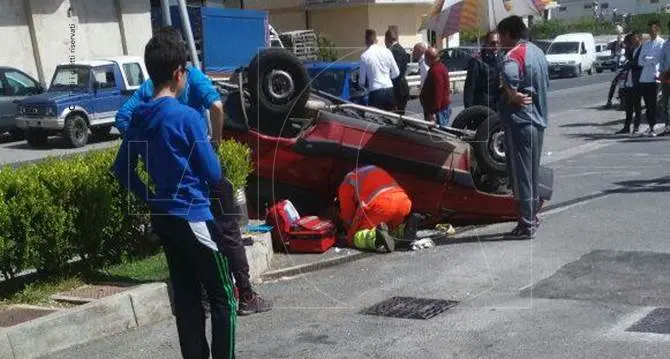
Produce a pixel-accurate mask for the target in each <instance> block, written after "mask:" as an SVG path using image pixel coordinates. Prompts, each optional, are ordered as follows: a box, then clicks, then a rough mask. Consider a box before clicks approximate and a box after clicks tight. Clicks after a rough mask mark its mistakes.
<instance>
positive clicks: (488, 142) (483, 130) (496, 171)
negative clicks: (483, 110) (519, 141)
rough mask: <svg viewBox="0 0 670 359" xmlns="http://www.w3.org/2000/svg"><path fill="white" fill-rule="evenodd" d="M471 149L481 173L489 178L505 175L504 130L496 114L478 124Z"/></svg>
mask: <svg viewBox="0 0 670 359" xmlns="http://www.w3.org/2000/svg"><path fill="white" fill-rule="evenodd" d="M472 147H473V149H474V154H475V158H476V159H477V164H478V167H479V168H480V170H481V171H482V172H484V173H486V174H487V175H489V176H490V177H494V176H501V175H503V176H504V175H507V171H508V169H507V159H506V158H505V156H506V153H505V152H506V144H505V130H504V127H503V124H502V122H501V121H500V117H499V116H498V115H497V114H496V115H495V116H491V117H489V118H488V119H487V120H486V121H482V123H480V124H479V126H478V127H477V132H476V134H475V139H474V141H473V143H472Z"/></svg>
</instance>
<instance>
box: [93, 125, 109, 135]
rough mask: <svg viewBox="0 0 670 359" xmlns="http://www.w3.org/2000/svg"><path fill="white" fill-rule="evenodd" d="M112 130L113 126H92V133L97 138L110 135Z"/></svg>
mask: <svg viewBox="0 0 670 359" xmlns="http://www.w3.org/2000/svg"><path fill="white" fill-rule="evenodd" d="M110 131H112V126H104V127H93V128H91V134H92V135H93V137H95V138H105V137H107V136H109V132H110Z"/></svg>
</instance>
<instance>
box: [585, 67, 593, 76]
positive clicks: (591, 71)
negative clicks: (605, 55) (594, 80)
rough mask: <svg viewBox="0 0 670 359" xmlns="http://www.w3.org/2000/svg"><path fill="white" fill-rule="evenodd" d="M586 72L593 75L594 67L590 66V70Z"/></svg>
mask: <svg viewBox="0 0 670 359" xmlns="http://www.w3.org/2000/svg"><path fill="white" fill-rule="evenodd" d="M586 73H587V74H589V76H591V75H593V68H590V69H589V71H586Z"/></svg>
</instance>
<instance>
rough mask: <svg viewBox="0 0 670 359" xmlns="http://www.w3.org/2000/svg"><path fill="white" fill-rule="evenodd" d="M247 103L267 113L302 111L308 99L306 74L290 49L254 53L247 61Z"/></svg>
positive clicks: (285, 114)
mask: <svg viewBox="0 0 670 359" xmlns="http://www.w3.org/2000/svg"><path fill="white" fill-rule="evenodd" d="M248 71H249V91H250V93H251V100H252V101H251V103H252V104H253V105H256V104H257V105H258V106H259V108H258V110H259V112H261V113H263V115H270V116H282V117H283V116H287V115H289V114H291V113H293V112H302V111H303V110H304V107H305V104H306V103H307V100H308V99H309V95H310V90H309V87H308V84H309V75H308V73H307V70H306V69H305V67H304V66H303V65H302V63H301V62H300V60H299V59H298V58H297V57H295V56H294V55H293V54H291V53H290V52H288V51H286V50H284V49H279V48H274V49H272V48H271V49H266V50H263V51H261V52H260V53H259V54H258V55H256V56H255V57H254V58H253V59H252V60H251V62H250V63H249V68H248Z"/></svg>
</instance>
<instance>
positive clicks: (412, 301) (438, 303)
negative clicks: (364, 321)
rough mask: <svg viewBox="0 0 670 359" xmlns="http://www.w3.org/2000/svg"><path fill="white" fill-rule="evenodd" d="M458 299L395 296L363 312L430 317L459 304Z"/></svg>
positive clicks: (404, 316)
mask: <svg viewBox="0 0 670 359" xmlns="http://www.w3.org/2000/svg"><path fill="white" fill-rule="evenodd" d="M457 304H458V302H457V301H453V300H441V299H427V298H414V297H393V298H391V299H387V300H385V301H383V302H381V303H377V304H375V305H373V306H371V307H369V308H367V309H364V310H363V311H362V312H361V314H367V315H379V316H383V317H392V318H403V319H430V318H433V317H435V316H437V315H439V314H442V313H444V312H446V311H447V310H448V309H449V308H451V307H454V306H455V305H457Z"/></svg>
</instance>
